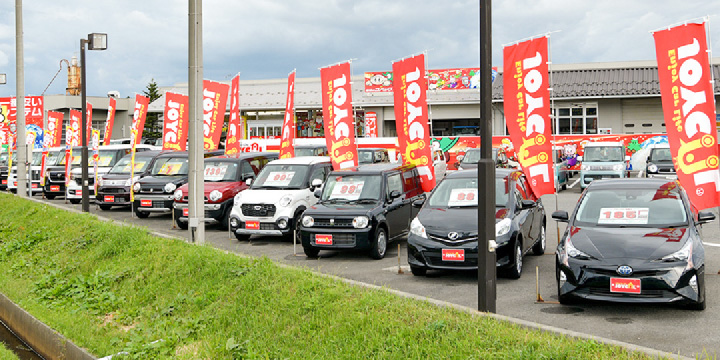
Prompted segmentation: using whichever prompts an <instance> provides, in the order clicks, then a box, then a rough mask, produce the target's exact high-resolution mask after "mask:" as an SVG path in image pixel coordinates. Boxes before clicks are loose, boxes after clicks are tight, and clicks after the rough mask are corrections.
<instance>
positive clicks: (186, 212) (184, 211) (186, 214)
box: [182, 208, 190, 217]
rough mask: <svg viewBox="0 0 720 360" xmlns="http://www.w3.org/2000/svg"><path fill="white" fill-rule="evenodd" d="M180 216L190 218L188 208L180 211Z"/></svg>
mask: <svg viewBox="0 0 720 360" xmlns="http://www.w3.org/2000/svg"><path fill="white" fill-rule="evenodd" d="M182 210H183V211H182V216H185V217H188V216H190V208H183V209H182Z"/></svg>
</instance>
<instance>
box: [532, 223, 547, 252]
mask: <svg viewBox="0 0 720 360" xmlns="http://www.w3.org/2000/svg"><path fill="white" fill-rule="evenodd" d="M546 234H547V232H546V231H545V224H543V225H542V227H541V228H540V235H539V239H538V240H537V242H535V245H533V247H532V252H533V255H543V254H545V246H546V242H547V240H546Z"/></svg>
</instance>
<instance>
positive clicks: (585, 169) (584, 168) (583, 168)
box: [580, 164, 590, 171]
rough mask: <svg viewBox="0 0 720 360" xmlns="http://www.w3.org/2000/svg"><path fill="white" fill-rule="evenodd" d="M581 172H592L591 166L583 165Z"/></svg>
mask: <svg viewBox="0 0 720 360" xmlns="http://www.w3.org/2000/svg"><path fill="white" fill-rule="evenodd" d="M580 170H584V171H588V170H590V165H584V164H583V165H581V166H580Z"/></svg>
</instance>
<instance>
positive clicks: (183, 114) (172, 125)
mask: <svg viewBox="0 0 720 360" xmlns="http://www.w3.org/2000/svg"><path fill="white" fill-rule="evenodd" d="M188 101H189V100H188V97H187V96H185V95H182V94H176V93H172V92H169V91H168V92H166V93H165V123H164V124H163V147H162V148H163V150H175V151H185V148H186V145H187V136H188Z"/></svg>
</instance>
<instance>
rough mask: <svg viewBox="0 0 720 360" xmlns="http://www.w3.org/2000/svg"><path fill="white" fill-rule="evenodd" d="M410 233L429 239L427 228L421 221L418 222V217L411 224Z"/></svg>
mask: <svg viewBox="0 0 720 360" xmlns="http://www.w3.org/2000/svg"><path fill="white" fill-rule="evenodd" d="M410 233H411V234H413V235H415V236H419V237H421V238H424V239H427V232H426V231H425V227H424V226H423V224H422V223H420V220H418V218H417V217H416V218H414V219H413V221H412V222H410Z"/></svg>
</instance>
